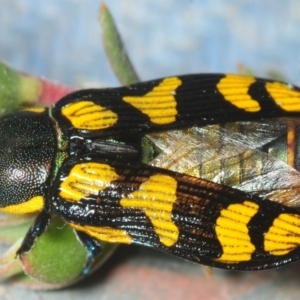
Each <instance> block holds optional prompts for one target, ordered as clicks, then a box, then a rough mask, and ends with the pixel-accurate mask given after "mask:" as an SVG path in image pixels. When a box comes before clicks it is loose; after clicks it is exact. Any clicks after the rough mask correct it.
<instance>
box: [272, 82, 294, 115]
mask: <svg viewBox="0 0 300 300" xmlns="http://www.w3.org/2000/svg"><path fill="white" fill-rule="evenodd" d="M266 90H267V91H268V93H269V94H270V95H271V96H272V98H273V99H274V101H275V102H276V104H277V105H279V106H280V107H281V108H282V109H283V110H285V111H300V92H299V91H296V90H294V89H293V88H292V86H289V85H288V84H284V83H280V82H268V83H267V84H266Z"/></svg>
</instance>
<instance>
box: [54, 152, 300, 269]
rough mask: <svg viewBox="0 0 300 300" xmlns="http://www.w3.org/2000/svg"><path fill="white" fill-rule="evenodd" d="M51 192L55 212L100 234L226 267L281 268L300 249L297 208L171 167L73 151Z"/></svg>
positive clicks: (109, 239)
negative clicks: (80, 153) (72, 156)
mask: <svg viewBox="0 0 300 300" xmlns="http://www.w3.org/2000/svg"><path fill="white" fill-rule="evenodd" d="M51 193H52V194H51V199H52V200H53V201H52V202H51V203H52V204H51V205H52V210H53V212H55V213H57V214H58V215H60V216H61V217H62V218H63V219H64V220H65V221H66V222H67V223H68V224H69V225H71V226H72V227H73V228H75V229H76V230H77V231H79V232H83V233H85V234H87V235H89V236H91V237H92V238H94V239H97V240H102V241H107V242H112V243H127V244H131V243H134V244H139V245H144V246H148V247H152V248H155V249H159V250H162V251H165V252H168V253H171V254H173V255H176V256H179V257H181V258H184V259H187V260H190V261H194V262H199V263H202V264H206V265H209V266H217V267H221V268H226V269H243V270H257V269H265V268H271V267H275V266H276V267H277V266H279V265H282V264H286V263H288V262H291V261H294V260H297V259H299V256H300V248H299V244H300V214H299V212H298V211H297V210H294V209H292V208H288V207H285V206H282V205H279V204H277V203H274V202H271V201H268V200H262V199H259V198H255V197H253V196H251V195H250V194H248V193H245V192H242V191H239V190H237V189H233V188H231V187H228V186H225V185H220V184H216V183H213V182H211V181H206V180H202V179H199V178H196V177H192V176H188V175H184V174H180V173H176V172H173V171H170V170H165V169H161V168H157V167H152V166H149V165H144V164H138V163H125V162H120V161H119V162H117V161H113V160H105V159H100V158H99V157H98V156H97V155H86V156H83V157H81V158H70V159H68V160H67V162H66V163H65V164H64V165H63V166H62V167H61V169H60V171H59V174H58V176H57V180H56V182H55V184H54V187H53V189H52V191H51Z"/></svg>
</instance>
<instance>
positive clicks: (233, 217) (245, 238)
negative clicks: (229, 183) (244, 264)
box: [215, 201, 259, 263]
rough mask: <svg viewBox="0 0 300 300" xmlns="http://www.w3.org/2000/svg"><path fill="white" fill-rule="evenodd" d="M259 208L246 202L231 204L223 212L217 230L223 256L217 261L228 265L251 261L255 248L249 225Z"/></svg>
mask: <svg viewBox="0 0 300 300" xmlns="http://www.w3.org/2000/svg"><path fill="white" fill-rule="evenodd" d="M258 208H259V206H258V205H257V204H256V203H253V202H250V201H245V202H244V203H240V204H231V205H229V206H228V207H227V208H225V209H223V210H221V216H220V217H219V218H218V219H217V222H216V228H215V230H216V234H217V238H218V240H219V242H220V244H221V246H222V249H223V254H222V256H221V257H219V258H218V259H216V260H218V261H221V262H226V263H237V262H241V261H249V260H251V254H252V253H253V252H254V251H255V247H254V245H253V244H252V243H251V240H250V237H249V230H248V228H247V224H248V223H249V221H250V220H251V218H252V217H253V216H254V215H255V214H256V213H257V211H258Z"/></svg>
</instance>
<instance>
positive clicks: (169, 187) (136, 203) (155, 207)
mask: <svg viewBox="0 0 300 300" xmlns="http://www.w3.org/2000/svg"><path fill="white" fill-rule="evenodd" d="M176 188H177V181H176V180H175V179H174V178H172V177H170V176H167V175H161V174H157V175H153V176H151V177H150V178H149V180H148V181H147V182H144V183H142V184H141V186H140V189H139V190H137V191H135V192H133V193H131V194H130V195H128V197H127V198H123V199H121V201H120V204H121V205H122V206H123V207H126V208H133V209H141V210H142V211H143V212H144V213H145V214H146V216H147V217H148V218H149V219H150V221H151V223H152V225H153V227H154V230H155V232H156V234H157V235H158V237H159V239H160V242H161V243H162V244H164V245H165V246H168V247H170V246H172V245H173V244H175V243H176V242H177V240H178V235H179V230H178V228H177V227H176V225H175V224H174V223H173V221H172V218H171V212H172V209H173V203H174V202H175V201H176Z"/></svg>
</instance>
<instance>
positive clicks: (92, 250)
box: [75, 230, 102, 275]
mask: <svg viewBox="0 0 300 300" xmlns="http://www.w3.org/2000/svg"><path fill="white" fill-rule="evenodd" d="M75 232H76V235H77V237H78V239H79V241H80V242H81V243H82V244H83V246H84V247H85V248H86V249H87V251H88V257H87V262H86V265H85V268H84V270H83V275H88V274H89V273H90V271H91V268H92V266H93V263H94V262H95V259H96V257H97V256H98V255H99V254H101V252H102V247H101V245H100V243H99V242H98V240H96V239H94V238H92V237H91V236H89V235H88V234H86V233H84V232H82V231H78V230H75Z"/></svg>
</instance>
